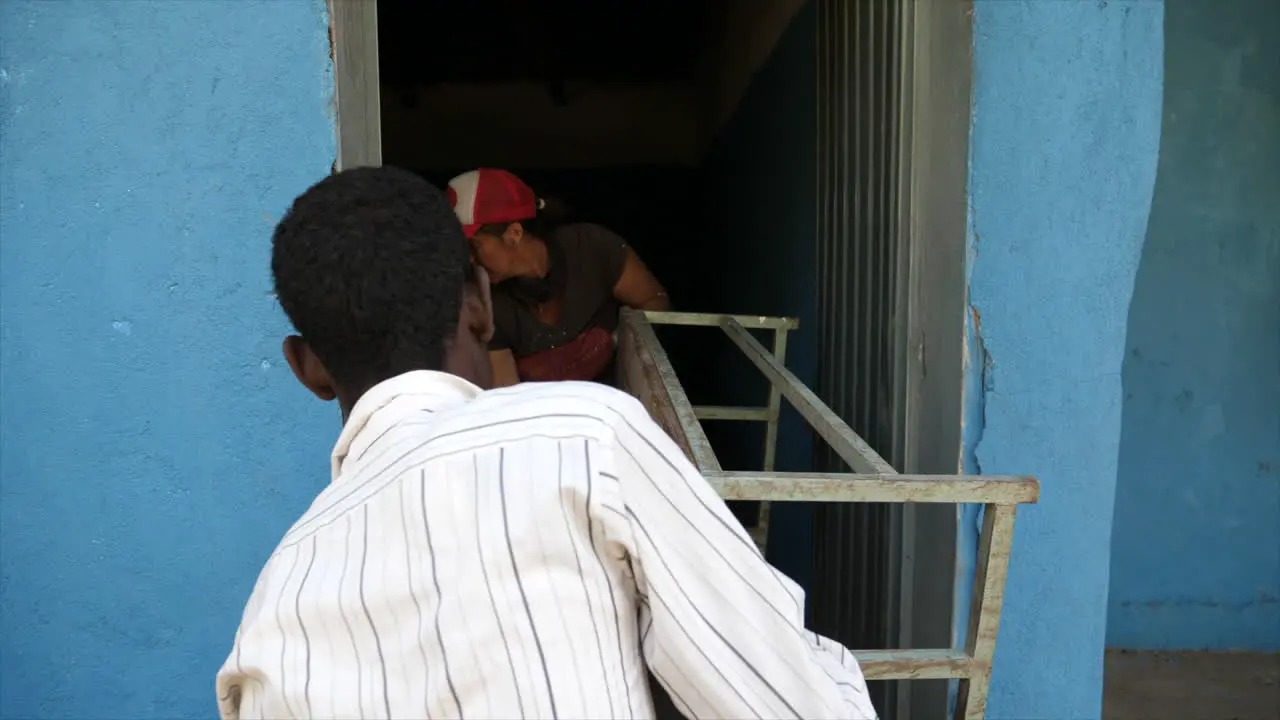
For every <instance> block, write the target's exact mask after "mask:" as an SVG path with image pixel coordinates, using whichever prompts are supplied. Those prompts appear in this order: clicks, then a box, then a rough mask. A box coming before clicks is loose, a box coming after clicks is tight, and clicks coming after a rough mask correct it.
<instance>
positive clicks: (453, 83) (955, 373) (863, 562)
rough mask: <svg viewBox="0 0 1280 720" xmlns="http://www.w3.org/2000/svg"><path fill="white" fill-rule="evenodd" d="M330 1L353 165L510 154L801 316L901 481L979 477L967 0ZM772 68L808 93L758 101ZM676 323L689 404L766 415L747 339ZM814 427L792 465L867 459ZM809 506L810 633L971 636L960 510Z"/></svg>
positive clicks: (679, 292)
mask: <svg viewBox="0 0 1280 720" xmlns="http://www.w3.org/2000/svg"><path fill="white" fill-rule="evenodd" d="M330 5H331V17H332V22H333V27H332V30H333V42H334V59H335V81H336V100H337V109H338V119H339V158H338V160H339V162H338V165H339V167H352V166H358V165H377V164H382V163H384V162H385V163H387V164H393V165H397V166H401V167H405V168H407V169H410V170H414V171H416V172H418V173H420V174H422V175H424V176H425V177H427V178H428V179H430V180H432V181H433V182H435V183H437V184H443V183H444V182H445V181H447V180H448V178H449V177H451V176H452V175H453V174H455V173H456V172H459V171H462V170H466V169H470V168H473V167H481V166H487V167H503V168H507V169H510V170H512V171H514V172H516V173H517V174H518V175H520V176H521V177H523V178H524V179H525V180H526V181H527V182H529V183H530V184H531V185H532V186H533V187H534V188H535V189H536V190H537V191H538V192H539V193H540V194H543V195H548V196H551V197H554V198H556V199H558V200H561V201H563V202H564V203H566V204H567V205H568V206H569V207H570V208H571V210H572V211H573V215H574V216H576V217H578V218H580V219H585V220H590V221H593V222H599V223H601V224H604V225H607V226H609V227H611V228H612V229H614V230H615V231H617V232H619V233H620V234H622V235H623V236H624V237H626V238H627V239H628V241H629V242H630V243H631V244H632V245H633V247H635V248H636V250H637V252H638V253H639V254H640V255H641V256H642V257H643V258H644V260H645V261H646V263H647V264H649V265H650V267H651V268H652V269H653V270H654V272H655V274H656V275H657V276H658V277H659V278H660V279H661V280H662V282H663V283H664V284H665V285H666V286H667V288H668V290H669V292H670V293H671V296H672V298H673V302H674V303H675V304H676V306H677V307H678V308H679V309H689V310H695V311H708V312H740V313H750V314H766V315H796V316H799V317H800V318H801V330H800V331H799V332H797V333H795V334H794V339H793V341H792V346H791V349H790V350H789V351H788V357H790V358H793V363H794V364H792V370H793V371H794V372H796V373H797V375H799V376H800V377H801V379H802V380H804V381H805V382H806V383H808V384H809V385H810V386H811V387H812V388H813V389H814V390H815V391H816V392H817V393H818V394H819V396H820V397H821V398H822V399H823V400H824V401H825V402H826V403H827V404H828V405H830V406H831V407H832V408H833V409H835V410H836V411H837V412H838V413H840V414H841V416H842V417H844V419H845V420H846V421H847V422H849V424H850V425H851V426H852V427H853V428H854V429H855V430H856V431H857V432H858V433H859V434H860V435H862V436H863V437H864V438H865V439H867V440H868V441H869V442H870V444H871V445H872V446H873V447H874V448H875V449H876V450H877V451H878V452H879V453H880V454H881V455H883V456H884V457H885V458H886V459H888V460H889V461H890V463H891V464H893V465H894V466H895V467H896V468H897V469H899V470H900V471H901V472H905V473H913V472H919V473H956V472H959V457H960V446H961V442H960V434H961V428H960V418H961V400H962V398H961V387H962V377H963V366H962V365H963V357H964V347H963V328H964V316H965V308H966V298H965V280H964V258H965V247H966V240H965V208H966V203H967V196H966V187H965V179H966V175H967V136H968V111H969V106H968V103H969V68H970V59H969V48H970V47H971V37H970V30H969V16H968V12H967V11H968V4H967V3H966V2H964V0H944V1H943V2H914V1H913V0H866V1H865V2H864V1H861V0H860V1H859V2H851V1H850V0H812V1H811V2H805V1H804V0H775V1H774V2H770V3H741V2H733V1H732V0H694V1H686V2H676V1H675V0H650V1H648V2H643V3H641V2H638V0H627V1H625V2H617V3H608V4H603V5H602V4H592V3H587V2H585V1H584V0H572V1H571V0H561V1H558V2H541V3H532V2H528V1H527V0H477V1H476V2H473V3H458V4H451V5H441V4H436V3H412V2H407V1H406V0H397V1H394V2H393V1H392V0H379V1H378V2H374V0H330ZM784 59H787V60H786V62H788V63H790V66H791V67H792V71H794V72H795V73H796V74H795V75H793V76H790V77H786V78H779V77H777V75H778V74H779V72H780V71H779V70H778V67H777V66H778V65H779V63H780V62H782V61H783V60H784ZM766 81H767V82H771V83H773V84H774V85H777V86H780V87H788V86H790V90H791V92H790V93H783V94H781V95H779V94H774V95H773V96H771V97H770V98H764V99H761V98H760V97H758V93H755V90H756V88H757V86H758V85H761V84H762V83H766ZM771 103H772V104H771ZM744 114H751V115H752V117H754V118H758V119H757V120H755V121H753V122H752V123H751V127H748V128H745V129H744V128H743V127H742V123H741V122H739V120H740V118H741V117H742V116H743V115H744ZM769 118H774V120H773V121H769V120H768V119H769ZM726 148H728V149H726ZM793 161H794V162H793ZM774 204H776V205H777V207H774ZM783 205H785V217H783V216H784V212H783V210H784V208H783ZM796 248H801V250H796ZM670 332H671V334H670V335H664V336H663V337H662V341H663V344H664V346H665V347H666V348H667V349H668V353H669V355H670V356H671V359H672V362H673V365H674V366H675V367H676V370H677V372H678V373H679V375H680V378H681V381H682V383H683V384H684V385H685V388H686V390H687V391H688V393H689V395H690V396H691V399H692V400H693V401H694V402H695V403H696V404H706V405H743V404H752V403H753V402H755V403H756V404H758V401H759V400H760V397H762V396H763V394H764V392H765V391H764V389H763V385H762V383H760V386H759V387H757V383H759V380H758V378H756V374H755V372H754V369H753V368H750V367H749V366H747V365H745V362H746V361H745V360H742V359H741V358H740V357H738V355H737V353H736V350H735V349H734V348H733V347H732V346H731V345H730V344H729V343H728V341H727V340H725V342H724V346H723V348H708V347H706V346H704V345H702V344H700V343H702V342H705V340H706V336H705V335H701V334H696V333H693V334H688V335H683V334H682V333H680V328H673V329H671V331H670ZM695 343H699V344H695ZM735 362H741V363H743V365H742V366H741V367H737V368H736V367H735V366H734V365H733V363H735ZM706 427H707V433H708V436H709V437H710V439H711V441H712V443H713V445H714V447H715V449H716V452H717V455H718V456H720V457H721V460H722V462H723V463H724V464H725V465H726V466H727V467H729V466H740V467H743V468H754V467H758V466H759V464H760V459H759V452H760V451H759V448H760V447H761V446H762V445H763V442H762V438H758V437H756V433H757V432H759V431H758V429H757V428H751V427H746V424H742V425H738V426H734V425H727V424H724V423H707V425H706ZM788 427H790V428H791V429H790V430H788ZM801 428H803V423H801V422H798V418H793V420H792V421H791V422H790V423H789V422H788V420H787V415H786V414H784V416H783V424H782V431H781V436H780V440H779V467H780V468H781V469H788V470H805V469H813V470H832V471H844V470H847V468H842V467H839V461H838V460H837V459H836V458H833V457H831V456H830V455H829V454H828V453H825V452H823V451H821V450H820V449H819V450H817V451H815V445H814V443H813V442H812V439H811V438H809V437H807V436H806V435H805V431H804V430H803V429H801ZM820 444H821V443H818V445H820ZM788 448H789V449H788ZM790 510H792V512H791V513H790V515H789V517H784V518H778V517H777V515H776V511H775V520H776V522H778V523H781V524H782V525H783V527H781V528H775V527H772V526H771V527H770V536H769V550H770V560H771V562H774V563H775V564H776V565H778V566H779V567H780V568H781V569H782V570H783V571H784V572H787V573H788V574H789V575H792V576H793V577H794V578H796V579H797V581H799V582H800V583H801V585H803V586H805V589H806V591H807V592H808V593H809V598H810V613H811V614H810V618H809V620H810V625H811V627H812V629H814V630H815V631H817V632H821V633H823V634H826V635H830V636H831V637H833V638H835V639H837V640H839V641H841V642H843V643H845V644H847V645H849V646H856V647H861V648H868V649H870V648H883V647H941V646H947V645H950V644H951V643H952V640H953V638H954V636H955V626H954V625H955V620H954V612H953V610H954V608H953V605H954V587H955V585H956V583H955V571H956V570H955V568H956V564H957V563H956V552H957V550H956V541H955V540H956V527H957V513H956V509H955V508H953V507H951V506H919V507H903V506H896V507H895V506H857V507H849V506H844V507H841V506H822V505H804V506H801V505H800V504H796V507H795V508H791V509H790ZM735 512H736V513H738V515H739V517H740V518H741V519H743V520H744V524H748V525H750V524H751V523H752V522H753V521H754V518H755V517H756V515H755V508H753V507H750V506H746V507H737V508H735ZM787 523H790V527H787V526H786V525H787ZM775 530H777V531H778V532H776V533H775V532H774V531H775ZM775 536H776V537H775ZM946 690H947V689H946V683H945V681H914V682H910V683H906V682H903V683H896V687H878V688H873V691H874V692H876V694H877V698H876V700H877V705H878V707H880V709H881V712H882V716H884V717H907V716H908V715H909V716H911V717H918V718H926V717H943V716H945V714H946V705H947V691H946Z"/></svg>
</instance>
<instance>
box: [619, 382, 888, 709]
mask: <svg viewBox="0 0 1280 720" xmlns="http://www.w3.org/2000/svg"><path fill="white" fill-rule="evenodd" d="M617 410H618V412H619V413H620V415H621V420H620V421H618V422H617V423H616V448H615V452H614V463H613V465H614V467H613V468H611V469H612V470H613V471H614V472H616V474H617V482H618V486H619V490H620V501H621V504H622V508H621V510H620V512H621V513H623V514H625V516H626V519H627V521H628V522H629V526H630V530H631V537H630V538H622V539H620V541H621V542H622V543H623V544H624V546H625V547H626V549H627V551H628V553H629V556H630V562H631V566H632V569H633V571H634V574H635V581H636V588H637V592H638V593H639V595H640V598H639V603H640V605H641V630H642V636H641V637H642V644H643V649H644V656H645V660H646V661H647V662H648V664H649V668H650V670H652V672H653V674H654V676H655V677H656V678H657V679H658V682H660V683H661V684H662V686H663V687H664V688H665V689H666V690H667V692H668V693H669V694H670V695H671V698H672V700H673V701H674V702H675V704H676V706H677V707H678V708H680V710H681V711H682V712H684V713H685V714H686V716H688V717H764V718H798V719H799V718H804V719H805V720H808V719H809V718H860V719H863V718H875V717H876V712H875V708H874V707H873V706H872V705H871V699H870V697H869V696H868V694H867V685H866V681H865V679H864V678H863V676H862V671H861V670H860V669H859V667H858V663H857V661H856V660H855V659H854V658H853V656H852V655H851V654H850V653H849V651H848V650H846V649H845V648H844V647H842V646H841V645H839V644H838V643H835V642H834V641H831V640H828V639H827V638H822V637H819V636H817V635H815V634H813V633H811V632H808V631H807V630H805V629H804V595H803V592H802V591H801V590H800V588H799V587H798V586H796V584H795V583H793V582H792V581H791V580H790V579H789V578H787V577H786V576H784V575H783V574H782V573H780V572H778V571H777V570H775V569H773V567H771V566H770V565H769V564H768V563H766V562H765V560H764V558H763V557H762V556H761V555H760V552H759V550H758V549H757V548H756V546H755V544H754V543H753V542H752V541H751V538H750V537H749V536H748V535H747V533H746V531H745V530H743V528H742V526H741V525H740V524H739V523H738V521H737V520H736V519H735V518H734V516H733V514H732V513H731V512H730V511H729V509H728V507H727V506H725V504H724V502H723V501H722V500H721V499H720V497H719V496H718V495H717V494H716V492H715V491H714V490H713V489H712V488H711V486H710V485H708V484H707V482H706V480H704V479H703V477H702V476H701V475H700V474H699V473H698V471H697V469H696V468H695V467H694V466H693V464H692V463H691V462H689V460H688V459H687V458H685V456H684V454H683V453H682V452H681V451H680V449H679V448H678V447H677V446H676V444H675V443H674V442H673V441H672V440H671V439H670V438H669V437H667V435H666V434H665V433H664V432H663V431H662V430H661V428H660V427H659V426H658V425H657V424H656V423H654V422H653V420H651V419H650V418H649V416H648V414H647V413H646V411H645V410H644V408H643V407H642V406H641V405H640V404H639V403H638V402H635V401H634V400H629V399H625V398H624V399H621V400H620V402H619V403H618V407H617Z"/></svg>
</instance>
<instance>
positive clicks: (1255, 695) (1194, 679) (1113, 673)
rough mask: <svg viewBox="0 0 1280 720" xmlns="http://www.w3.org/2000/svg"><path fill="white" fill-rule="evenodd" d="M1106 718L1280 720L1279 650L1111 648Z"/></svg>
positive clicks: (1105, 689)
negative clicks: (1266, 652) (1191, 650)
mask: <svg viewBox="0 0 1280 720" xmlns="http://www.w3.org/2000/svg"><path fill="white" fill-rule="evenodd" d="M1104 682H1105V687H1104V690H1103V701H1102V705H1103V709H1102V717H1103V720H1280V654H1262V653H1210V652H1138V651H1132V650H1108V651H1107V665H1106V675H1105V681H1104Z"/></svg>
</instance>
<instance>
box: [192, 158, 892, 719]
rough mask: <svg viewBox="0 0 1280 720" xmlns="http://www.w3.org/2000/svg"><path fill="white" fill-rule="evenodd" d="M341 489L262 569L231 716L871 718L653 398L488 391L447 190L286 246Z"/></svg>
mask: <svg viewBox="0 0 1280 720" xmlns="http://www.w3.org/2000/svg"><path fill="white" fill-rule="evenodd" d="M271 265H272V271H273V273H274V275H275V283H276V290H277V295H278V296H279V299H280V303H281V305H282V306H283V307H284V309H285V312H286V313H287V314H288V316H289V318H290V320H291V321H292V322H293V325H294V327H295V328H296V329H297V331H298V333H299V334H298V335H294V336H290V337H289V338H287V339H286V340H285V343H284V352H285V355H286V357H287V358H288V360H289V365H290V367H292V368H293V371H294V374H295V375H297V377H298V379H299V380H300V381H301V382H302V384H303V385H305V386H306V387H307V388H308V389H310V390H311V391H312V392H313V393H315V394H316V395H317V396H318V397H320V398H321V399H324V400H332V399H337V400H338V403H339V405H340V406H341V408H342V413H343V418H344V421H345V422H344V427H343V429H342V433H341V435H340V437H339V439H338V442H337V445H336V447H335V448H334V451H333V456H332V483H331V484H330V485H329V487H328V488H327V489H325V490H324V491H323V492H322V493H321V494H320V495H319V497H317V498H316V500H315V502H314V503H313V504H312V506H311V508H310V509H309V510H308V511H307V512H306V514H304V515H303V516H302V518H301V519H300V520H298V521H297V522H296V523H295V524H294V526H293V527H292V528H291V529H290V530H289V531H288V533H286V535H285V536H284V539H283V540H282V541H281V543H280V545H279V546H278V547H277V549H276V551H275V552H274V553H273V554H272V556H271V558H270V560H268V562H267V565H266V567H265V568H264V569H263V570H262V573H261V575H260V576H259V578H258V582H257V584H256V586H255V587H254V590H253V593H252V595H251V596H250V598H249V601H248V604H247V606H246V608H245V612H244V617H243V619H242V622H241V625H240V628H239V631H238V632H237V633H236V637H235V643H234V645H233V647H232V650H231V653H230V655H229V657H228V658H227V660H226V663H225V664H224V665H223V667H222V669H221V670H220V671H219V673H218V677H217V693H218V706H219V711H220V713H221V715H222V717H224V718H268V717H269V718H280V717H299V718H313V717H326V718H327V717H360V718H444V717H449V718H455V717H456V718H516V717H519V718H647V717H652V716H653V713H654V705H653V700H652V698H651V696H650V694H649V689H648V686H647V683H646V677H647V675H646V673H647V671H652V673H653V675H654V676H655V677H656V678H657V679H658V681H659V682H660V683H661V684H662V686H663V687H664V688H665V689H666V691H667V692H668V693H669V694H670V696H671V698H672V700H673V701H674V703H675V704H676V706H677V707H678V708H679V709H680V710H681V711H682V712H683V713H685V714H686V715H687V716H689V717H757V718H764V717H769V718H773V717H790V718H825V717H830V718H835V717H840V718H870V717H874V715H875V712H874V710H873V708H872V707H871V704H870V701H869V700H868V697H867V692H866V683H865V682H864V680H863V677H862V674H861V672H860V671H859V668H858V665H857V662H856V661H855V660H854V659H853V657H852V656H851V655H850V654H849V653H848V651H846V650H845V649H844V648H842V647H840V646H839V645H837V644H835V643H833V642H831V641H829V640H826V639H825V638H820V637H817V636H815V635H813V634H812V633H808V632H806V631H805V630H804V628H803V627H802V625H801V623H802V617H803V612H802V607H803V596H802V594H801V592H800V591H799V589H798V588H797V587H796V586H795V585H794V584H793V583H792V582H791V581H790V580H788V579H787V578H785V577H784V576H782V575H781V574H779V573H777V572H776V571H775V570H773V568H771V567H769V565H768V564H766V563H765V561H764V559H763V558H762V557H761V556H760V554H759V552H758V551H757V550H756V548H755V546H754V545H753V544H752V543H751V540H750V539H749V538H748V536H747V534H746V532H744V531H743V529H742V527H741V526H740V525H739V524H738V523H737V522H736V521H735V520H734V518H733V516H732V515H731V514H730V513H729V511H728V510H727V509H726V507H725V505H724V503H723V502H721V500H720V499H719V497H717V496H716V494H715V492H714V491H713V490H712V489H711V487H710V486H709V485H708V484H707V483H706V482H705V481H704V480H703V478H702V477H700V476H699V475H698V473H697V471H696V470H695V468H694V467H693V465H692V464H691V463H690V462H689V461H688V460H687V459H686V458H685V457H684V456H683V455H682V454H681V452H680V450H679V449H678V448H677V446H676V445H675V443H674V442H673V441H672V440H671V439H670V438H668V437H666V436H665V435H664V434H663V433H662V431H661V430H660V429H659V428H658V426H657V425H656V424H655V423H654V422H653V421H652V420H651V419H650V418H649V417H648V415H647V414H646V412H645V410H644V408H643V407H642V406H641V405H640V404H639V403H638V402H636V401H635V400H634V399H633V398H631V397H629V396H627V395H626V394H624V393H621V392H618V391H617V390H613V389H611V388H607V387H605V386H602V385H597V384H593V383H585V382H563V383H541V384H539V383H531V384H524V385H517V386H514V387H509V388H504V389H500V390H490V391H485V390H484V388H485V387H487V386H488V385H489V384H490V383H491V380H492V371H491V369H490V365H489V358H488V352H487V348H486V344H487V342H488V340H489V338H490V336H491V334H492V332H493V321H492V310H491V303H490V301H489V295H488V281H487V278H486V277H485V275H484V271H483V270H482V269H480V268H477V267H473V265H472V263H471V260H470V250H469V248H468V243H467V239H466V237H465V236H464V234H463V232H462V227H461V225H460V224H459V222H458V220H457V218H456V217H455V215H454V213H453V211H452V209H451V207H450V205H449V201H448V199H447V198H446V197H445V195H444V194H443V193H441V192H440V191H439V190H438V189H437V188H435V187H433V186H431V185H430V184H428V183H427V182H425V181H424V180H422V179H420V178H418V177H416V176H414V175H412V174H410V173H406V172H402V171H398V170H392V169H387V168H382V169H367V168H366V169H358V170H350V171H346V172H343V173H340V174H337V175H333V176H330V177H328V178H326V179H325V180H323V181H321V182H320V183H318V184H317V185H316V186H314V187H312V188H311V189H310V190H308V191H307V192H306V193H304V194H303V195H302V196H301V197H299V198H298V199H297V201H295V203H294V205H293V207H292V208H291V209H290V210H289V212H288V214H287V215H286V216H285V218H284V219H283V220H282V221H281V222H280V224H279V225H278V226H277V228H276V231H275V236H274V241H273V250H272V263H271Z"/></svg>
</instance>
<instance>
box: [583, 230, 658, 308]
mask: <svg viewBox="0 0 1280 720" xmlns="http://www.w3.org/2000/svg"><path fill="white" fill-rule="evenodd" d="M576 227H577V228H578V232H579V234H578V235H577V237H576V241H577V242H578V243H580V245H578V247H580V248H582V249H583V250H585V251H586V252H588V253H589V254H590V256H591V257H592V262H593V263H594V264H596V265H597V266H599V268H600V272H601V275H600V280H601V282H603V283H604V284H603V287H602V289H608V290H609V292H610V293H611V294H612V295H613V298H614V299H615V300H617V301H618V302H620V303H622V304H623V305H625V306H627V307H629V308H635V309H636V310H670V309H671V300H670V298H668V297H667V291H666V289H664V288H663V287H662V283H660V282H658V278H657V277H655V276H654V274H653V273H652V272H651V271H650V270H649V268H648V267H647V266H645V264H644V261H643V260H641V259H640V256H639V255H637V254H636V251H635V250H632V249H631V246H630V245H628V244H627V241H626V240H623V239H622V236H621V235H618V234H617V233H615V232H614V231H612V230H610V229H609V228H606V227H604V226H603V225H595V224H593V223H579V224H578V225H577V226H576Z"/></svg>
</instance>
